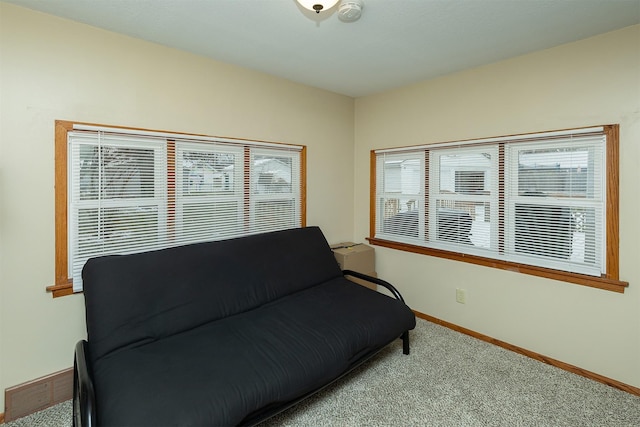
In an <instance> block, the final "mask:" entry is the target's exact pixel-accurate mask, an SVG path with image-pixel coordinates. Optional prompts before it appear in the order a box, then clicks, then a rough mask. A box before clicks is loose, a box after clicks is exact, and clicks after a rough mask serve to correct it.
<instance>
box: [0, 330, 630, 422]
mask: <svg viewBox="0 0 640 427" xmlns="http://www.w3.org/2000/svg"><path fill="white" fill-rule="evenodd" d="M70 425H71V403H70V402H64V403H62V404H60V405H57V406H54V407H52V408H49V409H46V410H44V411H41V412H38V413H36V414H33V415H30V416H28V417H25V418H22V419H19V420H15V421H12V422H10V423H7V424H6V427H27V426H29V427H45V426H46V427H62V426H65V427H66V426H70ZM275 426H309V427H311V426H314V427H315V426H336V427H337V426H341V427H342V426H433V427H437V426H443V427H444V426H451V427H457V426H474V427H475V426H505V427H506V426H509V427H517V426H535V427H545V426H549V427H556V426H571V427H574V426H585V427H589V426H593V427H609V426H611V427H638V426H640V397H638V396H634V395H631V394H629V393H626V392H623V391H621V390H618V389H615V388H612V387H609V386H607V385H604V384H601V383H598V382H595V381H592V380H589V379H586V378H584V377H581V376H578V375H575V374H572V373H570V372H566V371H564V370H561V369H558V368H555V367H553V366H550V365H546V364H544V363H541V362H538V361H536V360H533V359H530V358H528V357H526V356H522V355H520V354H517V353H513V352H511V351H508V350H505V349H503V348H501V347H497V346H494V345H492V344H489V343H486V342H484V341H481V340H478V339H475V338H472V337H469V336H467V335H463V334H460V333H458V332H455V331H452V330H450V329H447V328H445V327H442V326H439V325H436V324H433V323H430V322H427V321H424V320H421V319H418V325H417V327H416V329H415V330H414V331H412V332H411V354H410V355H408V356H405V355H403V354H402V345H401V342H400V341H399V340H398V341H397V342H395V343H394V344H392V345H390V346H388V347H387V348H386V349H384V350H383V351H382V352H381V353H380V354H378V355H377V356H376V357H374V358H373V359H372V360H370V361H368V362H367V363H366V364H364V365H363V366H361V367H360V368H358V369H357V370H355V371H354V372H352V373H351V374H350V375H349V376H347V377H345V378H344V379H342V380H340V381H339V382H337V383H335V384H333V385H331V386H329V387H327V388H326V389H325V390H323V391H322V392H320V393H318V394H316V395H315V396H313V397H311V398H309V399H307V400H305V401H304V402H302V403H300V404H298V405H297V406H295V407H293V408H291V409H289V410H288V411H286V412H284V413H282V414H280V415H277V416H276V417H274V418H272V419H270V420H267V421H266V422H265V423H263V424H262V425H261V427H275ZM132 427H133V426H132ZM159 427H161V426H159Z"/></svg>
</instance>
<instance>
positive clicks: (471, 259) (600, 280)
mask: <svg viewBox="0 0 640 427" xmlns="http://www.w3.org/2000/svg"><path fill="white" fill-rule="evenodd" d="M367 240H368V241H369V243H371V244H372V245H375V246H382V247H385V248H390V249H397V250H400V251H405V252H412V253H417V254H422V255H429V256H434V257H438V258H446V259H451V260H454V261H462V262H468V263H471V264H477V265H483V266H485V267H492V268H498V269H501V270H508V271H513V272H516V273H522V274H529V275H531V276H538V277H545V278H547V279H553V280H559V281H561V282H568V283H574V284H576V285H582V286H589V287H592V288H598V289H603V290H605V291H612V292H618V293H624V290H625V288H627V287H628V286H629V283H628V282H624V281H621V280H617V279H612V278H608V277H595V276H589V275H586V274H577V273H570V272H566V271H559V270H552V269H549V268H543V267H536V266H531V265H526V264H518V263H514V262H507V261H500V260H495V259H491V258H484V257H480V256H476V255H467V254H462V253H458V252H449V251H444V250H440V249H431V248H425V247H422V246H415V245H409V244H406V243H398V242H392V241H389V240H382V239H376V238H374V237H369V238H367Z"/></svg>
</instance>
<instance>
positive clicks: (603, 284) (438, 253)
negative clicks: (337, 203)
mask: <svg viewBox="0 0 640 427" xmlns="http://www.w3.org/2000/svg"><path fill="white" fill-rule="evenodd" d="M602 127H603V131H604V134H605V135H606V137H607V150H606V165H607V166H606V167H607V180H606V181H607V182H606V186H607V187H606V191H607V203H606V212H607V223H606V227H607V233H606V239H607V240H606V242H605V245H606V256H607V259H606V265H607V272H606V274H603V275H601V276H600V277H597V276H589V275H586V274H579V273H571V272H567V271H562V270H555V269H550V268H544V267H537V266H532V265H527V264H520V263H515V262H510V261H502V260H497V259H493V258H485V257H481V256H476V255H469V254H464V253H458V252H452V251H445V250H440V249H433V248H426V247H423V246H417V245H411V244H407V243H400V242H394V241H389V240H383V239H378V238H375V237H373V236H375V227H376V224H375V214H376V153H375V150H371V152H370V171H371V172H370V173H371V177H370V192H369V199H370V200H369V236H370V237H368V238H367V240H368V241H369V243H371V244H372V245H375V246H381V247H386V248H390V249H396V250H401V251H405V252H412V253H418V254H422V255H429V256H434V257H438V258H445V259H450V260H454V261H461V262H468V263H471V264H476V265H482V266H485V267H492V268H498V269H502V270H508V271H513V272H517V273H523V274H528V275H532V276H538V277H544V278H547V279H553V280H559V281H562V282H568V283H573V284H577V285H582V286H589V287H593V288H598V289H603V290H607V291H613V292H619V293H624V290H625V288H627V287H628V286H629V282H626V281H622V280H620V277H619V263H620V258H619V244H620V234H619V197H620V193H619V167H620V164H619V150H620V143H619V135H620V126H619V125H617V124H615V125H605V126H602Z"/></svg>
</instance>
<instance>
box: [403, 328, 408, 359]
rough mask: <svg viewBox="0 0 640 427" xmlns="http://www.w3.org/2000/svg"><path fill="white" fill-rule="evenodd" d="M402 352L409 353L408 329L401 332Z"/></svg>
mask: <svg viewBox="0 0 640 427" xmlns="http://www.w3.org/2000/svg"><path fill="white" fill-rule="evenodd" d="M402 353H403V354H409V331H404V332H403V334H402Z"/></svg>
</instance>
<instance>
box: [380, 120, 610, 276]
mask: <svg viewBox="0 0 640 427" xmlns="http://www.w3.org/2000/svg"><path fill="white" fill-rule="evenodd" d="M605 153H606V137H605V135H604V133H603V129H602V128H588V129H577V130H573V131H562V132H549V133H539V134H535V135H521V136H514V137H504V138H489V139H482V140H472V141H462V142H455V143H446V144H436V145H428V146H420V147H409V148H394V149H387V150H379V151H376V200H375V204H376V206H375V226H376V228H375V236H374V237H376V238H379V239H384V240H390V241H396V242H401V243H408V244H415V245H419V246H424V247H429V248H435V249H443V250H449V251H454V252H459V253H465V254H470V255H478V256H483V257H488V258H495V259H500V260H505V261H512V262H517V263H523V264H529V265H535V266H541V267H546V268H552V269H558V270H563V271H570V272H577V273H583V274H590V275H594V276H599V275H600V274H601V273H604V272H605V270H606V256H605V255H606V254H605V251H606V248H605V244H604V242H605V238H606V236H605V231H606V227H605V224H606V218H605V207H606V194H605V192H604V189H605V188H606V168H605V164H606V162H605V157H606V156H605ZM425 159H426V162H425ZM424 194H426V197H425V196H424Z"/></svg>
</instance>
